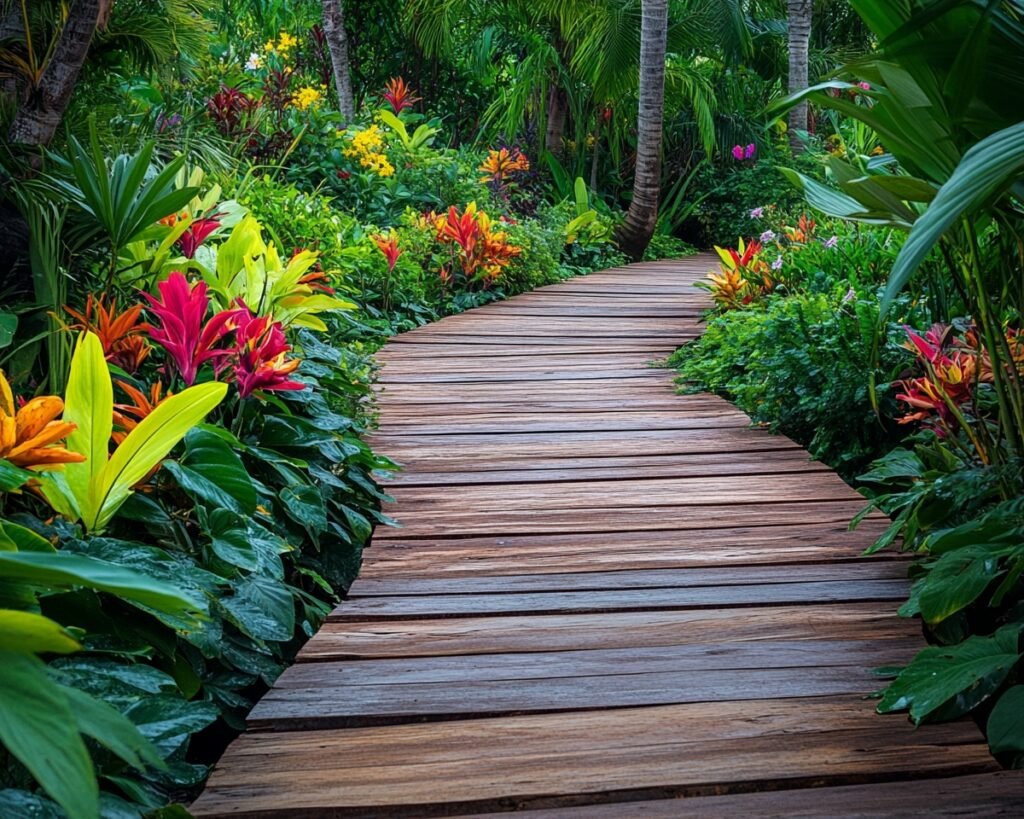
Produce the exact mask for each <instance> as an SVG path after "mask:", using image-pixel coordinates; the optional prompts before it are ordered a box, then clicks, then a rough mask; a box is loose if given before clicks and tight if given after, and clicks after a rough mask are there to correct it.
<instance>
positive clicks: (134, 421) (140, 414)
mask: <svg viewBox="0 0 1024 819" xmlns="http://www.w3.org/2000/svg"><path fill="white" fill-rule="evenodd" d="M115 383H116V384H117V386H119V387H120V388H121V389H122V390H124V392H125V394H126V395H127V396H128V397H129V398H130V399H131V400H132V401H133V402H134V403H131V404H114V426H116V427H120V429H115V430H114V432H113V433H112V434H111V436H110V437H111V439H112V440H113V441H114V443H115V444H120V443H121V442H122V441H123V440H124V439H125V438H127V437H128V433H129V432H131V431H132V430H133V429H135V427H137V426H138V425H139V422H140V421H141V420H142V419H143V418H145V417H146V416H147V415H149V414H150V413H151V412H152V411H153V410H155V409H156V408H157V407H158V406H160V404H161V402H163V401H166V400H167V399H168V398H170V397H171V396H172V395H173V394H174V393H171V392H168V393H167V394H166V395H164V394H163V391H164V385H163V384H162V383H160V382H159V381H156V382H154V383H153V384H151V385H150V387H149V394H148V395H147V394H146V393H144V392H143V391H142V390H140V389H139V388H138V387H136V386H134V385H133V384H129V383H128V382H127V381H122V380H121V379H118V380H117V381H116V382H115Z"/></svg>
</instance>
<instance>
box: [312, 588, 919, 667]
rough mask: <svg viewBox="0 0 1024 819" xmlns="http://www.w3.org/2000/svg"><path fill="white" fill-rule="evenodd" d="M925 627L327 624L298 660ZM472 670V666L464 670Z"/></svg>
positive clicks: (679, 616) (583, 621)
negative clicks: (470, 668)
mask: <svg viewBox="0 0 1024 819" xmlns="http://www.w3.org/2000/svg"><path fill="white" fill-rule="evenodd" d="M920 633H921V629H920V626H918V625H917V624H915V623H913V622H910V621H907V620H901V619H900V618H898V617H895V616H893V611H892V609H891V607H890V608H886V607H880V606H878V605H877V604H875V603H836V604H830V605H821V604H813V605H809V606H800V607H796V606H788V607H787V606H780V607H753V608H745V609H743V610H737V609H691V610H677V611H631V612H612V613H604V614H602V615H601V616H600V617H593V616H591V615H587V614H558V615H530V616H527V615H523V614H512V615H506V616H501V617H476V618H471V617H464V618H455V619H433V620H430V619H426V620H393V621H381V622H372V623H367V622H363V623H356V622H344V623H342V622H328V623H327V624H326V625H325V626H324V627H323V628H322V629H321V630H320V631H319V632H318V633H317V634H316V635H315V636H314V637H313V638H312V639H311V640H310V641H309V642H308V643H306V645H305V646H303V648H302V651H301V652H300V653H299V657H298V659H299V661H300V662H305V661H322V660H365V659H368V658H375V657H376V658H387V657H431V656H461V657H471V656H474V655H479V654H494V653H520V654H521V653H532V652H541V651H582V650H586V649H598V648H604V649H614V648H642V647H652V646H667V645H699V644H707V643H714V644H718V645H724V644H727V643H730V642H737V641H750V640H765V641H771V640H812V639H837V640H865V639H871V638H874V639H877V640H882V641H885V640H892V639H909V638H913V637H919V636H920ZM466 664H467V666H469V665H470V663H469V662H467V663H466Z"/></svg>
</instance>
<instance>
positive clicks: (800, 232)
mask: <svg viewBox="0 0 1024 819" xmlns="http://www.w3.org/2000/svg"><path fill="white" fill-rule="evenodd" d="M817 226H818V224H817V222H815V221H814V220H813V219H808V218H807V214H806V213H805V214H803V215H802V216H801V217H800V221H799V222H797V225H796V227H785V228H783V230H784V231H785V232H786V236H787V237H789V241H791V242H797V243H801V244H803V243H806V242H807V241H808V240H809V239H810V238H811V237H812V236H814V229H815V228H816V227H817Z"/></svg>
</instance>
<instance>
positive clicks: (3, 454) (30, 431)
mask: <svg viewBox="0 0 1024 819" xmlns="http://www.w3.org/2000/svg"><path fill="white" fill-rule="evenodd" d="M63 411H64V401H63V400H62V399H61V398H60V397H59V396H56V395H41V396H39V397H38V398H33V399H32V400H31V401H29V402H28V403H26V404H25V405H24V406H23V407H21V409H16V408H15V402H14V394H13V393H12V392H11V385H10V384H9V383H7V379H6V378H5V377H4V374H3V372H2V371H0V460H5V461H8V462H9V463H12V464H14V466H18V467H21V468H22V469H34V470H36V471H42V470H45V469H59V468H60V467H61V466H62V465H63V464H70V463H80V462H82V461H84V460H85V456H84V455H81V454H80V453H78V452H70V451H68V450H67V449H65V448H64V447H62V446H59V445H58V442H59V441H61V440H62V439H64V438H66V437H67V436H68V435H70V434H71V433H72V432H74V431H75V429H76V426H75V424H72V423H68V422H65V421H58V420H56V419H57V416H58V415H60V414H61V413H62V412H63Z"/></svg>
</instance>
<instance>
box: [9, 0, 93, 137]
mask: <svg viewBox="0 0 1024 819" xmlns="http://www.w3.org/2000/svg"><path fill="white" fill-rule="evenodd" d="M23 10H24V7H23ZM109 11H110V2H109V0H75V2H74V3H72V4H71V7H70V8H69V9H68V11H67V17H66V19H65V20H64V23H63V25H62V26H61V27H60V30H59V32H58V33H57V34H55V35H54V40H53V42H52V50H49V49H47V51H46V52H44V53H47V52H48V57H43V58H42V60H40V59H39V58H38V57H37V54H38V52H37V50H36V49H33V48H32V47H31V44H32V31H31V27H30V26H26V25H25V22H26V21H24V20H22V21H21V24H20V25H18V26H16V25H15V24H16V21H15V20H13V19H11V22H10V24H9V27H10V29H11V33H12V34H13V33H15V32H16V31H19V30H20V33H21V35H22V36H23V37H24V38H25V43H26V46H27V48H26V49H25V51H24V52H23V53H19V52H16V51H14V50H12V49H4V52H3V53H2V54H0V63H5V64H7V65H9V66H11V68H12V69H13V70H14V71H15V72H16V73H17V74H18V77H17V78H16V80H15V83H14V85H15V87H16V88H17V86H18V85H19V84H20V83H18V82H17V80H21V81H22V83H23V84H24V86H25V87H24V90H23V91H22V93H21V100H20V104H19V105H18V107H17V110H16V112H15V114H14V118H13V119H12V120H11V125H10V129H9V130H8V132H7V137H8V139H9V140H10V141H11V142H15V143H20V144H23V145H29V146H38V145H46V144H48V143H49V142H50V140H51V139H53V135H54V134H55V133H56V132H57V126H58V125H60V121H61V119H63V117H64V112H65V111H66V110H67V107H68V104H69V103H70V102H71V94H72V92H73V91H74V90H75V83H76V82H78V75H79V74H80V73H81V71H82V65H83V64H84V63H85V58H86V55H87V54H88V53H89V45H90V44H91V43H92V38H93V35H94V34H95V33H96V29H97V28H98V27H99V26H100V24H101V23H102V22H103V20H104V18H105V17H106V15H107V13H108V12H109ZM26 13H27V12H26Z"/></svg>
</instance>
